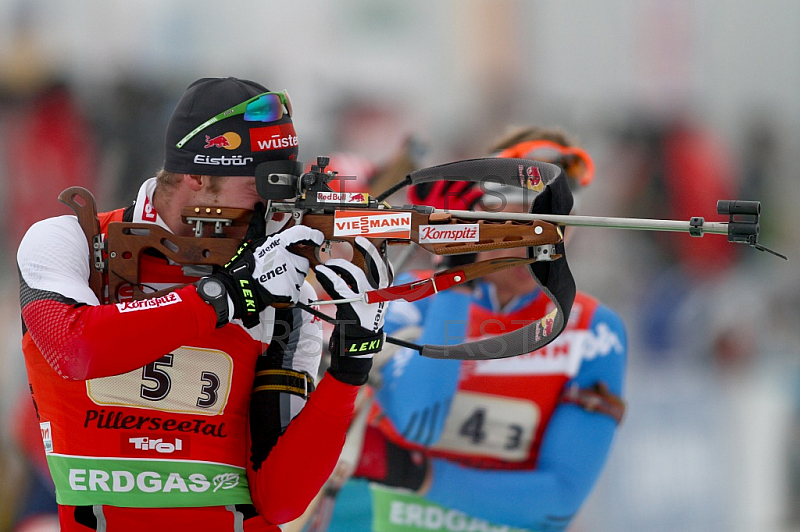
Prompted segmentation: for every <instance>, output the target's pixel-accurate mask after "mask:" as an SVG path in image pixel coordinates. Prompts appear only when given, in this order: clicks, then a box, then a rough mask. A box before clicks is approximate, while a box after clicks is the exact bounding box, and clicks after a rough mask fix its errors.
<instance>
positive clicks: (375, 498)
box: [370, 484, 531, 532]
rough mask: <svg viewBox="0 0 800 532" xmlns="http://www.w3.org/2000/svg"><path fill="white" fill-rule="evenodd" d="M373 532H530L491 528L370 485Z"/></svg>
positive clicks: (444, 509) (423, 501) (405, 494)
mask: <svg viewBox="0 0 800 532" xmlns="http://www.w3.org/2000/svg"><path fill="white" fill-rule="evenodd" d="M370 490H371V491H372V509H373V517H372V519H373V521H372V527H373V528H372V529H373V531H375V532H414V531H422V530H424V531H427V532H430V531H436V532H466V531H482V532H531V531H529V530H526V529H522V528H514V527H511V526H507V525H495V524H491V523H489V522H488V521H485V520H483V519H478V518H477V517H470V516H469V515H467V514H465V513H464V512H460V511H458V510H453V509H450V508H445V507H444V506H440V505H438V504H436V503H433V502H430V501H427V500H425V499H423V498H421V497H418V496H416V495H414V494H412V493H409V492H403V491H396V490H392V489H387V488H384V487H382V486H379V485H377V484H370Z"/></svg>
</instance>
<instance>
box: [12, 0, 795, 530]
mask: <svg viewBox="0 0 800 532" xmlns="http://www.w3.org/2000/svg"><path fill="white" fill-rule="evenodd" d="M229 75H231V76H237V77H243V78H249V79H253V80H256V81H259V82H261V83H262V84H264V85H266V86H267V87H268V88H270V89H271V90H281V89H288V90H289V92H290V93H291V95H292V100H293V104H294V110H295V116H294V123H295V128H296V130H297V133H298V137H299V139H300V157H301V159H303V160H305V161H310V160H312V158H313V157H315V156H316V155H325V154H328V153H331V152H337V151H347V152H351V153H355V154H359V155H362V156H365V157H368V158H370V159H371V160H372V161H374V162H375V163H378V164H380V163H382V162H384V161H386V160H388V159H389V158H390V157H392V155H393V154H395V153H396V152H397V150H398V149H399V148H400V146H401V144H402V142H403V141H404V139H406V138H408V137H409V136H413V137H414V138H416V139H418V140H419V141H420V142H421V143H422V144H423V145H424V146H425V148H426V151H425V154H424V156H423V159H422V161H423V163H424V164H425V165H434V164H439V163H442V162H448V161H450V160H456V159H459V158H467V157H476V156H484V155H486V154H487V148H488V146H489V145H490V143H491V142H492V141H493V140H494V138H495V137H497V136H498V135H499V134H500V133H502V132H503V131H504V130H505V129H506V128H507V127H508V126H511V125H528V124H536V125H543V126H560V127H563V128H564V129H566V130H567V131H569V132H570V133H572V134H573V135H575V136H577V137H578V139H579V140H580V142H581V143H582V146H583V147H584V148H586V149H587V150H588V151H589V152H590V153H591V154H592V155H593V157H594V159H595V162H596V165H597V176H596V179H595V182H594V184H593V185H592V186H591V187H590V188H589V189H588V190H587V191H585V192H584V193H583V196H584V197H581V198H580V199H581V203H580V213H581V214H594V215H607V216H637V217H647V218H672V217H676V218H677V219H682V220H687V219H688V218H689V217H690V216H703V217H705V218H706V219H707V220H718V219H720V218H719V217H717V215H716V214H715V205H716V200H717V199H753V200H759V201H761V202H762V208H763V211H762V214H763V219H762V238H761V242H762V243H763V244H764V245H766V246H768V247H771V248H775V249H777V250H778V251H780V252H783V253H785V254H787V255H788V256H789V258H790V261H789V262H785V261H782V260H780V259H778V258H776V257H774V256H771V255H768V254H767V253H762V252H759V251H757V250H755V249H751V248H747V247H744V246H741V245H738V244H737V245H734V244H727V243H726V242H725V237H722V236H715V235H711V236H706V237H705V238H703V239H692V238H691V237H689V236H688V235H684V234H659V235H654V234H647V233H634V232H626V231H612V230H602V229H589V228H584V229H578V230H576V234H575V236H574V238H573V239H572V241H571V242H570V247H569V259H570V264H571V265H572V268H573V272H574V274H575V278H576V280H577V283H578V287H579V288H580V289H582V290H585V291H587V292H589V293H591V294H593V295H595V296H597V297H598V298H600V299H601V300H603V301H604V302H605V303H607V304H608V305H610V306H611V307H613V308H615V309H616V310H618V311H619V312H620V313H621V314H622V316H623V318H624V319H625V321H626V323H627V325H628V328H629V334H630V354H629V357H630V368H629V373H628V378H627V396H628V397H627V398H628V402H629V410H628V414H627V417H626V419H625V421H624V422H623V425H622V428H621V431H620V433H619V436H618V439H617V441H616V444H615V447H614V449H613V451H612V456H611V458H610V460H609V462H608V465H607V467H606V469H605V472H604V474H603V476H602V478H601V480H600V482H599V483H598V485H597V486H596V488H595V490H594V492H593V494H592V496H591V497H590V499H589V501H588V502H587V504H586V506H585V507H584V509H583V510H582V511H581V513H580V514H579V517H578V519H577V520H576V522H575V523H574V525H573V526H572V527H571V529H570V530H571V531H573V532H595V531H597V532H605V531H616V532H628V531H630V532H633V531H636V532H641V531H645V532H647V531H653V532H662V531H663V532H668V531H669V532H672V531H703V532H706V531H723V530H724V531H726V532H730V531H734V532H736V531H742V532H744V531H748V532H749V531H754V530H757V531H797V530H800V504H798V503H800V364H798V352H800V327H799V326H798V324H800V253H798V251H800V246H799V244H800V228H799V227H798V225H800V224H798V215H797V210H798V209H797V202H798V201H800V181H798V179H797V177H796V169H797V168H798V167H800V2H797V1H795V0H761V1H759V2H751V1H745V0H604V1H602V2H601V1H590V0H535V1H526V2H523V1H514V0H493V1H488V0H464V1H457V0H443V1H439V2H433V1H430V0H429V1H422V0H405V1H402V2H400V1H395V2H389V1H380V0H331V1H328V2H312V1H310V0H295V1H291V2H290V1H280V2H279V1H265V0H260V1H259V0H238V1H237V0H229V1H226V2H211V1H210V0H191V1H189V0H137V1H135V2H132V1H124V2H123V1H121V0H105V1H103V2H97V1H94V0H69V1H65V0H0V193H2V194H1V195H0V197H2V200H0V206H2V210H0V228H1V229H2V230H1V231H0V233H1V234H2V240H1V241H0V243H1V244H2V245H3V246H4V249H5V251H6V253H5V254H4V256H5V257H6V259H5V260H3V261H2V263H0V275H2V278H0V280H2V284H1V285H0V294H3V295H4V296H5V297H3V299H2V300H3V301H5V302H6V303H5V304H4V305H2V307H0V311H2V315H3V317H4V318H5V319H4V320H3V323H4V324H5V325H6V326H5V327H4V329H3V330H4V333H5V334H4V340H5V350H4V351H5V352H4V355H3V356H2V357H0V421H1V422H2V427H1V428H0V451H1V452H0V531H6V530H12V529H13V528H12V527H13V526H14V523H16V522H17V520H18V518H20V517H21V515H20V513H21V512H28V511H30V507H29V506H28V507H26V505H31V504H34V503H35V502H36V501H33V502H31V500H30V499H29V498H26V493H28V490H29V489H30V488H31V486H33V485H35V484H36V482H37V481H36V479H37V478H38V477H37V473H36V464H35V463H30V462H28V461H26V459H25V457H26V453H32V454H34V455H35V454H36V453H37V450H36V445H37V444H38V445H40V442H38V443H37V442H36V440H35V439H33V440H31V439H27V440H26V439H25V436H24V435H20V433H21V432H24V431H23V430H22V429H21V428H20V424H19V422H18V420H19V419H20V417H21V415H20V414H19V412H21V411H24V409H25V408H29V404H28V403H30V401H29V399H28V398H27V383H26V378H25V372H24V364H23V361H22V355H21V350H20V347H19V342H20V337H21V332H20V322H19V317H18V316H19V307H18V285H17V277H16V271H15V264H14V252H15V249H16V246H17V243H18V242H19V239H20V238H21V235H22V233H23V232H24V230H25V228H26V227H27V226H28V225H30V223H32V222H34V221H36V220H38V219H40V218H44V217H46V216H50V215H53V214H63V213H67V212H68V210H67V208H66V207H64V206H63V205H61V204H59V203H58V201H57V199H56V197H57V195H58V193H59V192H60V191H61V190H62V189H64V188H66V187H67V186H70V185H76V184H77V185H83V186H87V187H88V188H90V189H91V190H92V191H93V192H94V193H95V196H96V197H97V199H98V205H99V207H100V208H101V209H105V210H107V209H110V208H115V207H118V206H122V205H126V204H128V203H129V202H130V201H132V199H133V194H134V193H135V191H136V190H137V189H138V186H139V184H140V183H141V182H142V181H143V180H144V179H146V178H148V177H150V176H152V175H154V174H155V172H156V170H158V168H159V167H160V165H161V163H162V161H163V146H162V145H163V132H164V127H165V124H166V121H167V119H168V118H169V114H170V113H171V111H172V108H173V106H174V104H175V102H176V101H177V99H178V97H179V96H180V94H181V93H182V92H183V90H184V89H185V88H186V86H187V85H188V84H189V83H191V82H192V81H193V80H195V79H197V78H199V77H209V76H229ZM718 194H726V195H727V196H728V197H718ZM113 351H114V346H113V345H110V346H109V356H113ZM34 435H35V434H34ZM20 441H22V442H23V443H20Z"/></svg>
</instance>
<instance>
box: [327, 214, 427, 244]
mask: <svg viewBox="0 0 800 532" xmlns="http://www.w3.org/2000/svg"><path fill="white" fill-rule="evenodd" d="M333 236H363V237H366V238H369V237H381V238H405V239H411V213H410V212H387V213H369V214H365V213H364V212H363V211H362V212H357V211H356V212H350V211H336V213H335V214H334V217H333Z"/></svg>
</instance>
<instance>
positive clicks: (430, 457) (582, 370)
mask: <svg viewBox="0 0 800 532" xmlns="http://www.w3.org/2000/svg"><path fill="white" fill-rule="evenodd" d="M495 155H496V156H498V157H512V158H517V157H520V158H528V159H537V160H543V161H547V162H552V163H555V164H558V165H559V166H561V167H562V168H564V170H565V172H566V174H567V176H568V177H569V178H570V179H569V181H570V182H571V183H570V185H571V187H572V188H573V194H575V193H577V192H578V191H579V189H580V188H581V187H583V186H585V185H587V184H589V182H590V181H591V180H592V177H593V173H594V168H593V164H592V161H591V158H590V157H589V156H588V154H586V152H584V151H583V150H581V149H580V148H577V147H572V143H571V142H570V140H569V139H568V138H567V136H566V135H565V134H564V133H563V132H561V131H559V130H543V129H532V128H531V129H525V130H520V131H516V132H514V133H512V134H511V135H509V136H507V137H506V138H504V139H501V141H499V142H498V144H497V145H496V146H495ZM453 187H457V188H453ZM497 192H500V193H502V197H503V200H502V201H501V204H499V205H498V204H490V203H489V201H488V200H490V199H492V198H494V199H497V198H499V197H501V194H497ZM410 197H411V200H412V202H414V203H419V204H428V205H432V206H435V207H438V208H451V209H461V208H472V207H475V208H484V209H487V210H489V209H492V210H497V209H499V208H503V209H504V210H512V209H513V210H517V212H520V211H521V210H522V209H526V207H527V206H523V205H522V200H521V198H519V199H518V198H516V197H515V196H514V195H513V192H511V191H506V190H496V191H494V192H493V193H491V194H486V195H484V194H483V191H481V190H478V188H477V187H469V186H468V187H464V184H461V183H459V184H457V185H453V184H452V183H448V184H444V183H434V184H430V185H427V186H425V188H422V187H420V186H417V187H416V188H414V189H412V191H411V192H410ZM529 200H530V198H529ZM516 254H518V255H519V256H524V250H522V249H517V250H498V251H492V252H487V253H485V254H481V256H480V257H479V258H481V259H483V258H488V256H510V255H516ZM483 255H486V257H484V256H483ZM427 273H429V272H427ZM418 275H419V276H421V277H424V276H427V275H426V273H420V274H418ZM407 281H408V279H401V280H398V282H407ZM551 308H552V307H551V306H550V301H549V299H548V298H547V297H546V296H545V295H544V294H543V293H542V292H541V290H540V289H539V288H538V286H537V285H536V283H535V281H534V280H533V278H532V277H531V276H530V273H529V272H528V270H527V269H526V268H525V267H521V268H517V269H515V270H505V271H502V272H499V273H495V274H492V275H490V276H487V277H484V278H483V279H481V282H480V283H479V284H477V285H476V286H474V287H473V289H472V290H471V291H469V290H466V289H462V290H461V291H456V290H452V289H451V290H448V291H446V292H442V293H439V294H437V295H436V296H435V297H432V298H428V299H427V300H422V301H420V302H419V303H414V304H411V303H406V302H400V303H398V302H393V303H392V305H390V308H389V313H388V316H387V319H386V331H387V333H389V334H403V329H405V332H406V333H407V331H409V330H413V328H419V329H420V330H421V334H420V335H419V337H418V338H417V340H416V341H417V343H420V344H456V343H461V342H463V341H466V340H471V339H476V338H478V337H481V336H485V335H493V334H499V333H502V332H507V331H509V330H512V329H516V328H519V327H521V326H522V325H523V324H525V323H529V322H530V320H535V319H538V318H540V317H541V316H543V315H544V314H546V312H548V311H549V310H550V309H551ZM405 336H406V337H408V335H407V334H406V335H405ZM626 345H627V344H626V336H625V328H624V325H623V323H622V321H621V319H620V318H619V316H618V315H617V314H616V313H615V312H614V311H612V310H611V309H609V308H607V307H605V306H603V305H602V304H601V303H600V302H598V301H597V300H596V299H594V298H593V297H591V296H589V295H588V294H585V293H581V292H578V294H577V296H576V298H575V303H574V306H573V307H572V312H571V315H570V321H569V325H568V326H567V328H566V329H565V331H564V332H563V333H562V334H561V335H560V336H559V337H558V338H556V340H555V341H553V342H552V343H551V344H549V345H547V346H545V347H544V348H542V349H540V350H538V351H535V352H533V353H529V354H527V355H522V356H518V357H511V358H503V359H498V360H488V361H458V360H434V359H429V358H424V357H420V356H419V355H418V354H416V352H415V351H411V350H408V349H403V350H400V351H398V352H397V353H395V355H394V356H393V357H392V358H391V360H390V361H389V362H388V363H387V364H386V365H385V366H384V367H383V370H382V374H381V376H382V385H381V386H380V387H379V388H378V389H377V391H376V395H375V399H376V401H375V404H374V407H373V411H372V412H371V416H370V422H369V425H368V426H367V429H366V432H365V436H364V444H363V450H362V454H361V459H360V461H359V464H358V467H357V469H356V471H355V475H354V477H356V478H359V479H364V480H352V481H350V482H349V483H348V484H346V485H345V486H344V488H343V489H342V490H341V492H340V493H339V496H338V498H337V502H336V506H335V507H334V511H333V517H332V521H331V525H330V529H329V530H337V531H338V530H342V531H343V530H350V531H352V530H370V529H371V530H376V531H380V532H386V531H411V530H428V531H430V530H441V531H448V530H462V531H463V530H503V531H511V530H538V531H544V530H547V531H552V530H564V529H566V528H567V526H568V525H569V523H570V522H571V521H572V519H573V518H574V516H575V515H576V513H577V512H578V510H579V508H580V507H581V504H582V503H583V502H584V500H585V499H586V497H587V496H588V495H589V493H590V491H591V489H592V487H593V486H594V484H595V482H596V481H597V479H598V477H599V475H600V472H601V471H602V468H603V465H604V463H605V461H606V458H607V456H608V453H609V450H610V449H611V443H612V440H613V437H614V433H615V431H616V429H617V426H618V424H619V422H620V420H621V418H622V414H623V412H624V403H623V402H622V399H621V397H622V388H623V378H624V373H625V363H626V349H627V348H626Z"/></svg>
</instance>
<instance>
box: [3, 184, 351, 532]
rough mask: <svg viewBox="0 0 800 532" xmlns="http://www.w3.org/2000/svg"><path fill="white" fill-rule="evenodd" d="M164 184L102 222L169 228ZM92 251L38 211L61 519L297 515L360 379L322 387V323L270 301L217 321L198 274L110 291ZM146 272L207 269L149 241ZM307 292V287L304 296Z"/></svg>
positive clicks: (41, 325) (77, 524)
mask: <svg viewBox="0 0 800 532" xmlns="http://www.w3.org/2000/svg"><path fill="white" fill-rule="evenodd" d="M154 187H155V182H154V180H149V181H148V182H146V183H145V184H144V185H143V186H142V188H141V190H140V192H139V197H138V199H137V201H136V203H135V204H134V205H133V206H131V207H129V208H127V209H124V210H123V209H119V210H116V211H112V212H110V213H104V214H101V215H100V217H99V218H100V221H101V231H102V232H103V233H105V231H106V228H107V225H108V223H110V222H112V221H120V220H125V221H135V222H152V223H157V224H159V225H162V226H163V227H166V226H165V225H164V223H163V221H162V220H161V219H160V217H159V216H158V214H157V213H156V212H155V211H154V210H153V208H152V203H151V199H152V193H153V190H154ZM89 257H90V255H89V249H88V245H87V242H86V238H85V236H84V234H83V232H82V230H81V228H80V226H79V224H78V221H77V218H76V217H74V216H61V217H56V218H50V219H47V220H44V221H41V222H38V223H37V224H34V225H33V226H32V227H31V228H30V229H29V231H28V232H27V234H26V235H25V237H24V239H23V241H22V243H21V245H20V248H19V251H18V255H17V261H18V266H19V272H20V303H21V309H22V324H23V340H22V346H23V351H24V355H25V363H26V369H27V373H28V379H29V383H30V389H31V393H32V396H33V400H34V404H35V406H36V410H37V415H38V418H39V424H40V427H41V431H42V438H43V441H44V445H45V452H46V455H47V461H48V466H49V468H50V472H51V475H52V476H53V480H54V482H55V486H56V499H57V501H58V503H59V516H60V523H61V530H62V531H65V532H68V531H85V530H108V531H110V532H118V531H119V532H127V531H134V530H137V531H138V530H143V529H151V530H152V529H155V530H177V529H178V528H179V527H181V528H182V529H184V530H192V531H197V530H201V531H202V530H208V531H215V532H216V531H225V530H230V531H234V530H240V531H265V530H273V531H274V530H278V527H277V524H278V523H283V522H287V521H290V520H292V519H294V518H296V517H298V516H299V515H301V514H302V512H303V511H304V510H305V508H306V506H307V505H308V503H309V502H310V501H311V499H312V498H313V497H314V495H315V494H316V493H317V492H318V491H319V489H320V487H321V486H322V485H323V483H324V482H325V480H326V479H327V478H328V476H329V475H330V473H331V471H332V470H333V467H334V466H335V464H336V460H337V458H338V456H339V453H340V451H341V446H342V444H343V442H344V436H345V432H346V430H347V427H348V425H349V423H350V418H351V417H352V411H353V403H354V400H355V396H356V393H357V391H358V387H356V386H351V385H348V384H344V383H342V382H340V381H337V380H336V379H334V378H333V377H329V378H326V379H324V380H323V381H322V382H320V384H319V387H318V388H317V389H316V390H314V380H313V378H312V377H311V376H312V375H316V372H317V370H318V366H319V361H320V357H321V349H322V340H321V338H322V332H321V327H320V323H319V322H318V321H316V320H315V319H313V318H312V317H311V316H310V315H308V314H307V313H301V312H300V311H299V309H281V310H276V309H273V308H271V307H270V308H267V309H266V310H265V311H263V312H262V314H261V316H260V318H261V319H260V323H259V324H258V325H257V326H256V327H254V328H252V329H245V328H244V327H243V326H242V325H241V322H239V321H238V320H236V321H233V322H231V323H229V324H227V325H225V326H223V327H221V328H219V329H216V328H215V324H216V314H215V312H214V311H213V309H212V308H211V307H210V306H209V305H207V304H206V303H205V302H204V301H203V300H202V299H201V298H200V297H199V296H198V295H197V293H196V291H195V288H194V286H193V285H191V284H190V285H188V286H184V287H182V288H178V289H176V290H174V291H172V292H170V293H168V294H167V295H166V296H163V297H160V298H154V299H151V300H148V301H147V302H141V301H140V302H134V301H124V302H121V303H119V304H115V305H110V304H100V302H99V301H98V299H97V297H96V296H95V294H94V293H93V292H92V291H91V290H90V288H89V285H88V277H89V267H90V264H89ZM140 270H141V282H142V284H144V285H147V286H149V287H152V288H153V289H156V290H157V289H160V288H162V287H164V286H175V285H179V284H181V285H182V284H185V283H191V282H193V281H195V280H197V278H198V276H199V275H201V274H198V272H193V271H188V272H186V271H184V270H183V269H182V268H181V266H180V265H177V264H174V263H168V261H167V259H166V258H164V257H161V256H155V255H152V256H151V255H148V256H146V257H144V259H143V260H142V265H141V267H140ZM313 292H314V291H313V289H312V288H311V287H310V285H308V284H306V285H304V287H303V289H302V291H301V299H304V300H306V301H309V300H311V299H313V298H315V294H314V293H313ZM312 392H313V393H312ZM295 416H296V417H295ZM290 421H291V423H290Z"/></svg>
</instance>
